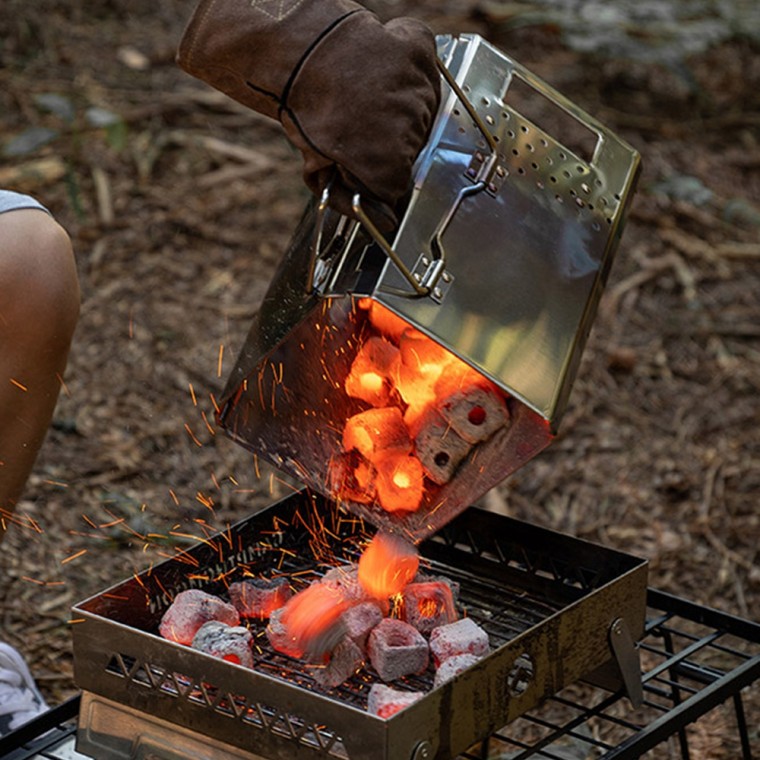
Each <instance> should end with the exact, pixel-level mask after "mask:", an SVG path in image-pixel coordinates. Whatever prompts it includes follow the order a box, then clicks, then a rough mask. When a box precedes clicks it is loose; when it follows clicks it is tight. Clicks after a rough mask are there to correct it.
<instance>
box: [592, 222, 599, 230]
mask: <svg viewBox="0 0 760 760" xmlns="http://www.w3.org/2000/svg"><path fill="white" fill-rule="evenodd" d="M591 229H592V230H594V232H599V230H601V229H602V225H601V224H599V222H594V223H593V224H592V225H591Z"/></svg>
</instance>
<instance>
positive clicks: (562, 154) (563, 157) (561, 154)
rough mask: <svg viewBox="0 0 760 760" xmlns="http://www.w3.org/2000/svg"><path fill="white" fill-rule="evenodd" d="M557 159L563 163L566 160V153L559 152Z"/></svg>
mask: <svg viewBox="0 0 760 760" xmlns="http://www.w3.org/2000/svg"><path fill="white" fill-rule="evenodd" d="M559 157H560V158H561V159H562V160H563V161H564V160H565V159H566V158H567V153H565V151H563V150H561V151H560V152H559Z"/></svg>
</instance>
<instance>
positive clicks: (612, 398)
mask: <svg viewBox="0 0 760 760" xmlns="http://www.w3.org/2000/svg"><path fill="white" fill-rule="evenodd" d="M365 4H366V5H367V6H369V7H371V8H372V9H373V10H376V11H377V12H378V13H379V14H380V15H381V16H382V17H383V18H390V17H393V16H399V15H413V16H417V17H419V18H422V19H424V20H425V21H427V22H428V23H429V24H430V25H431V27H432V28H433V29H434V31H436V32H440V33H448V32H453V33H456V32H462V31H470V32H477V33H479V34H481V35H483V36H484V37H485V38H487V39H488V40H490V41H492V42H493V43H495V44H496V45H497V46H499V47H500V48H502V49H503V50H504V51H505V52H507V53H509V54H510V55H511V56H512V57H514V58H515V59H516V60H518V61H519V62H520V63H522V64H523V65H525V66H527V67H528V68H529V69H531V70H532V71H533V72H534V73H536V74H538V75H539V76H541V77H542V78H543V79H545V80H546V81H547V82H549V83H550V84H551V85H553V86H554V87H555V88H557V89H559V90H560V91H561V92H562V93H563V94H565V95H566V96H568V97H569V98H570V99H571V100H573V101H575V102H576V103H577V104H578V105H580V106H581V107H583V108H584V109H586V110H587V111H588V112H590V113H591V114H592V115H593V116H595V117H596V118H597V119H598V120H599V121H601V122H602V123H603V124H605V125H606V126H608V127H610V128H611V129H613V130H615V131H617V132H618V133H619V134H620V135H621V136H623V137H624V138H625V139H626V140H628V141H629V142H630V143H631V144H632V145H633V146H634V147H635V148H636V149H637V150H639V151H640V152H641V154H642V157H643V174H642V178H641V181H640V185H639V191H638V193H637V195H636V197H635V200H634V203H633V206H632V209H631V214H630V218H629V223H628V226H627V228H626V231H625V233H624V236H623V240H622V244H621V246H620V249H619V251H618V256H617V259H616V262H615V264H614V266H613V269H612V274H611V278H610V281H609V285H608V288H607V290H606V293H605V295H604V297H603V300H602V303H601V307H600V313H599V316H598V319H597V322H596V325H595V327H594V330H593V331H592V334H591V337H590V340H589V343H588V347H587V349H586V353H585V357H584V361H583V364H582V366H581V370H580V372H579V375H578V379H577V381H576V384H575V388H574V391H573V393H572V396H571V399H570V407H569V410H568V413H567V415H566V417H565V419H564V422H563V427H562V429H561V433H560V436H559V438H558V439H557V441H556V442H555V443H554V444H553V446H552V447H550V449H549V450H547V451H546V452H545V453H543V454H542V455H541V456H540V457H538V459H537V460H535V461H534V462H532V463H531V464H529V465H528V466H527V467H525V468H524V469H523V470H521V471H520V472H518V473H517V474H516V475H515V476H513V477H512V478H511V479H510V480H509V481H507V482H505V483H504V484H503V485H501V486H500V487H499V488H497V489H495V490H494V491H492V492H491V493H489V494H488V495H487V496H486V497H485V499H484V503H485V504H486V505H487V506H488V507H490V508H493V509H498V510H501V511H506V512H508V513H509V514H511V515H513V516H516V517H518V518H521V519H526V520H529V521H531V522H535V523H539V524H542V525H547V526H550V527H553V528H556V529H558V530H561V531H566V532H569V533H572V534H574V535H577V536H581V537H583V538H586V539H589V540H592V541H596V542H600V543H602V544H605V545H608V546H613V547H616V548H620V549H622V550H625V551H627V552H630V553H633V554H638V555H641V556H644V557H647V558H648V559H649V560H650V580H651V584H652V585H653V586H656V587H658V588H661V589H664V590H668V591H672V592H674V593H676V594H679V595H682V596H684V597H686V598H688V599H690V600H693V601H696V602H699V603H700V604H705V605H709V606H713V607H717V608H719V609H721V610H725V611H728V612H730V613H733V614H736V615H740V616H743V617H749V618H752V619H758V617H760V615H758V611H759V610H760V567H759V566H758V551H759V550H758V545H760V508H759V507H760V56H758V51H759V50H760V7H758V4H757V3H756V2H754V0H680V1H677V0H670V1H668V0H656V1H655V0H651V1H647V0H606V1H605V2H595V1H593V0H589V1H588V2H580V1H579V0H533V1H532V2H507V0H417V1H415V2H412V1H411V0H372V1H371V2H369V1H368V2H367V3H365ZM192 8H193V3H191V2H189V1H187V2H186V1H185V0H130V1H129V2H127V0H66V2H63V0H35V2H34V3H29V2H26V0H3V4H2V9H0V187H5V188H9V189H14V190H18V191H22V192H28V193H31V194H33V195H35V196H36V197H38V198H39V199H40V200H41V201H43V202H44V203H45V204H47V205H48V207H49V208H50V209H51V210H52V211H53V212H54V214H55V215H56V216H57V218H58V219H59V220H60V221H61V222H62V223H63V225H64V226H65V227H66V228H67V229H68V231H69V233H70V234H71V237H72V239H73V242H74V247H75V251H76V255H77V260H78V267H79V275H80V278H81V284H82V292H83V302H82V315H81V321H80V324H79V328H78V331H77V335H76V338H75V342H74V345H73V348H72V352H71V359H70V363H69V368H68V371H67V373H66V376H65V388H64V393H63V394H62V396H61V399H60V403H59V405H58V408H57V412H56V415H55V420H54V423H53V427H52V429H51V431H50V433H49V435H48V438H47V440H46V442H45V444H44V447H43V450H42V452H41V455H40V458H39V461H38V463H37V466H36V469H35V472H34V474H33V476H32V478H31V480H30V482H29V485H28V488H27V490H26V493H25V495H24V499H23V501H22V503H21V505H20V510H19V515H20V517H21V523H22V524H21V525H20V526H17V527H15V528H13V529H12V530H11V531H10V533H9V535H8V536H7V539H6V541H5V543H4V545H3V549H2V553H1V554H0V574H1V575H0V577H2V583H0V630H1V631H2V634H1V637H2V638H3V639H5V640H7V641H9V643H11V644H13V645H14V646H17V647H19V648H20V649H21V650H22V652H23V653H24V655H25V656H26V657H27V658H28V660H29V662H30V665H31V667H32V670H33V672H34V674H35V676H36V677H37V678H38V680H39V682H40V685H41V688H42V690H43V692H44V693H45V695H46V696H47V697H48V698H49V700H50V701H51V702H57V701H59V700H61V699H63V698H64V697H66V696H67V695H70V694H72V693H74V691H75V689H76V687H75V685H74V683H73V678H72V671H71V643H70V630H69V625H70V624H69V619H70V614H69V608H70V606H71V604H72V603H75V602H77V601H80V600H82V599H84V598H85V597H87V596H89V595H91V594H93V593H95V592H97V591H100V590H102V589H103V588H105V587H106V586H108V585H111V584H112V583H115V582H117V581H119V580H121V579H123V578H125V577H126V576H128V575H130V574H132V573H133V572H135V571H139V570H143V569H145V568H146V567H148V566H149V565H150V564H151V563H155V562H158V561H161V560H162V559H163V558H165V557H168V556H172V555H173V554H174V553H175V551H176V548H177V547H180V546H182V545H186V544H187V542H191V541H193V538H192V537H193V536H199V535H202V534H203V530H204V529H205V530H208V529H216V528H223V527H224V526H225V525H226V524H227V523H228V522H230V521H237V520H239V519H241V518H243V517H245V516H247V515H249V514H250V513H251V512H252V511H254V510H258V509H260V508H261V507H263V506H265V505H267V504H269V503H271V502H272V501H273V500H274V499H276V498H277V497H279V496H282V495H285V494H286V493H288V492H289V491H290V489H291V488H293V487H294V485H295V484H293V483H291V482H288V481H287V480H286V479H284V478H283V477H282V476H281V475H279V474H278V473H276V472H274V471H272V470H270V469H267V468H266V467H264V466H263V465H261V466H260V467H259V468H258V471H257V468H255V467H254V464H253V459H252V457H251V455H249V454H248V453H246V452H245V451H243V450H242V449H241V448H239V447H238V446H236V445H235V444H233V443H231V442H230V441H229V440H228V439H226V438H225V437H224V436H223V435H222V434H217V431H216V430H215V428H214V423H213V411H214V400H213V399H214V397H217V396H218V395H219V393H220V391H221V389H222V386H223V384H224V381H225V379H226V376H227V373H228V372H229V371H230V370H231V368H232V363H233V361H234V358H235V356H236V352H237V351H238V350H239V348H240V346H241V344H242V342H243V339H244V337H245V334H246V332H247V329H248V326H249V323H250V321H251V318H252V315H253V314H254V312H255V311H256V309H257V306H258V303H259V301H260V299H261V297H262V295H263V293H264V291H265V289H266V286H267V284H268V281H269V279H270V277H271V275H272V273H273V271H274V267H275V265H276V263H277V261H278V260H279V258H280V256H281V254H282V253H283V251H284V249H285V246H286V244H287V242H288V239H289V237H290V235H291V233H292V232H293V230H294V229H295V225H296V223H297V221H298V218H299V216H300V214H301V211H302V209H303V207H304V205H305V204H306V202H307V199H308V195H307V191H306V190H305V188H304V187H303V185H302V183H301V179H300V159H299V157H298V156H297V155H296V153H295V152H294V150H293V149H291V148H290V147H289V145H288V143H287V142H286V141H285V138H284V137H283V136H282V134H281V131H280V128H279V125H278V124H276V123H275V122H272V121H269V120H267V119H265V118H263V117H259V116H257V115H256V114H254V113H251V112H249V111H247V110H246V109H244V108H242V107H241V106H238V105H236V104H235V103H234V102H233V101H231V100H229V99H227V98H226V97H224V96H223V95H221V94H218V93H216V92H213V91H212V90H210V89H209V88H207V87H206V86H205V85H202V84H201V83H199V82H196V81H194V80H192V79H191V78H190V77H188V76H187V75H185V74H184V73H183V72H181V71H180V70H179V69H178V68H177V67H176V66H175V64H174V60H173V59H174V51H175V47H176V44H177V42H178V40H179V37H180V35H181V31H182V28H183V26H184V24H185V22H186V21H187V19H188V18H189V16H190V13H191V11H192ZM750 698H751V699H754V704H755V705H756V704H757V694H754V695H751V697H750ZM755 714H757V713H756V712H755ZM713 728H714V729H715V730H716V731H717V733H718V735H720V726H719V725H714V726H713ZM753 736H754V740H755V741H758V737H757V729H755V733H754V735H753ZM703 746H704V748H705V749H704V752H705V754H704V755H703V756H704V757H705V758H724V757H725V758H731V757H735V756H736V755H735V754H732V749H731V747H730V746H728V745H726V744H725V742H721V741H720V740H719V741H717V742H716V741H715V740H713V741H712V743H710V740H709V737H707V735H705V738H704V743H703ZM661 756H662V757H665V756H666V755H661Z"/></svg>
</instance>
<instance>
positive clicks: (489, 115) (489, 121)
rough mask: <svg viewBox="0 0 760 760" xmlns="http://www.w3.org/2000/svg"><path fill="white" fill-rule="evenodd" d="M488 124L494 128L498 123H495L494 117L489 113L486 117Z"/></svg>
mask: <svg viewBox="0 0 760 760" xmlns="http://www.w3.org/2000/svg"><path fill="white" fill-rule="evenodd" d="M486 123H487V124H490V125H491V126H493V125H494V124H495V123H496V122H495V121H494V118H493V116H491V114H490V113H489V114H488V116H486Z"/></svg>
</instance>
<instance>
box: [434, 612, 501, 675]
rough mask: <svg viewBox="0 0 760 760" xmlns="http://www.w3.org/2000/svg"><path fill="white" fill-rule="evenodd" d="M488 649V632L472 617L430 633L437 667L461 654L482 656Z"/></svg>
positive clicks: (440, 627) (435, 629)
mask: <svg viewBox="0 0 760 760" xmlns="http://www.w3.org/2000/svg"><path fill="white" fill-rule="evenodd" d="M488 651H489V642H488V634H487V633H486V632H485V631H484V630H483V629H482V628H481V627H480V626H479V625H478V624H477V623H476V622H475V621H474V620H473V619H472V618H462V619H461V620H457V621H456V622H455V623H448V624H447V625H442V626H439V627H438V628H434V629H433V631H432V632H431V634H430V652H431V654H432V655H433V662H434V664H435V666H436V668H438V667H440V665H441V663H443V662H445V661H446V660H448V659H449V658H450V657H456V656H457V655H460V654H473V655H475V656H476V657H482V656H483V655H486V654H488Z"/></svg>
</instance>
